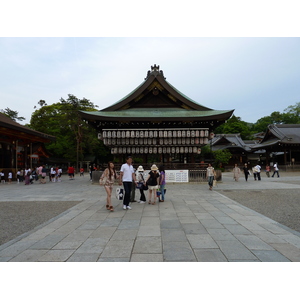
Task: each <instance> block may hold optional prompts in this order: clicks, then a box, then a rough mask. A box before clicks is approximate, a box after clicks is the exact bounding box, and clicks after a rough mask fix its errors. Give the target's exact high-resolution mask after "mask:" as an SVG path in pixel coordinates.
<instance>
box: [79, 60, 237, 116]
mask: <svg viewBox="0 0 300 300" xmlns="http://www.w3.org/2000/svg"><path fill="white" fill-rule="evenodd" d="M233 111H234V110H213V109H211V108H208V107H206V106H203V105H200V104H198V103H197V102H195V101H193V100H192V99H190V98H189V97H187V96H186V95H184V94H183V93H181V92H180V91H178V90H177V89H176V88H175V87H174V86H172V85H171V84H170V83H169V82H167V81H166V78H165V77H164V75H163V72H162V71H161V70H159V66H156V65H154V66H152V67H151V71H148V73H147V77H146V78H145V81H144V82H143V83H141V84H140V85H139V86H138V87H137V88H136V89H134V90H133V91H132V92H130V93H129V94H128V95H126V96H125V97H123V98H122V99H121V100H119V101H117V102H116V103H114V104H112V105H111V106H109V107H106V108H105V109H102V110H100V111H98V112H87V111H84V112H83V111H82V112H81V114H82V115H83V117H84V118H86V119H88V120H111V119H116V120H119V121H128V120H130V121H134V120H138V119H141V118H143V120H148V121H153V120H160V121H165V120H167V121H168V120H183V119H184V120H188V121H193V120H198V121H199V120H204V121H208V120H216V121H220V122H222V121H223V122H224V121H225V120H227V119H228V118H230V116H231V115H232V113H233Z"/></svg>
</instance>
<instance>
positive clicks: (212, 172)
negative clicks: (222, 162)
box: [206, 163, 216, 191]
mask: <svg viewBox="0 0 300 300" xmlns="http://www.w3.org/2000/svg"><path fill="white" fill-rule="evenodd" d="M215 176H216V172H215V169H214V167H212V165H211V164H210V163H209V164H208V167H207V168H206V178H207V180H208V185H209V189H210V190H211V191H212V188H213V183H214V179H215Z"/></svg>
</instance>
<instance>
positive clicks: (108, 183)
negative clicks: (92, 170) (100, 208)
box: [99, 161, 119, 211]
mask: <svg viewBox="0 0 300 300" xmlns="http://www.w3.org/2000/svg"><path fill="white" fill-rule="evenodd" d="M118 178H119V176H118V175H117V173H116V171H115V166H114V163H113V162H112V161H109V162H108V167H107V168H106V169H105V170H104V171H103V173H102V176H101V177H100V179H99V184H100V185H104V188H105V191H106V194H107V197H106V209H107V210H110V211H114V207H113V206H112V203H111V193H112V189H113V185H114V183H115V179H118Z"/></svg>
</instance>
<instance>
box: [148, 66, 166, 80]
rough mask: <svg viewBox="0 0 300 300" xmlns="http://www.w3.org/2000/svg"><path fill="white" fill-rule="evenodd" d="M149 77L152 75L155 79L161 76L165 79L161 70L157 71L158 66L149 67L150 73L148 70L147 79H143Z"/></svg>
mask: <svg viewBox="0 0 300 300" xmlns="http://www.w3.org/2000/svg"><path fill="white" fill-rule="evenodd" d="M151 75H154V76H155V77H156V76H157V75H161V76H162V77H163V78H164V79H166V78H165V77H164V72H163V71H162V70H159V65H156V64H154V66H151V71H150V70H148V72H147V77H146V78H145V80H147V79H148V78H149V77H150V76H151Z"/></svg>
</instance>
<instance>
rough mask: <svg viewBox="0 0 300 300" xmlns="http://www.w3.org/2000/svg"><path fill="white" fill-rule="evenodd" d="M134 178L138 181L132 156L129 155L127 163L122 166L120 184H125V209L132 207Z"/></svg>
mask: <svg viewBox="0 0 300 300" xmlns="http://www.w3.org/2000/svg"><path fill="white" fill-rule="evenodd" d="M132 180H134V182H136V176H135V173H134V169H133V166H132V158H131V156H128V157H127V159H126V163H125V164H123V165H122V166H121V169H120V178H119V184H120V185H122V183H123V186H124V191H125V197H124V200H123V209H131V207H130V206H129V202H130V194H131V187H132Z"/></svg>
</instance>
